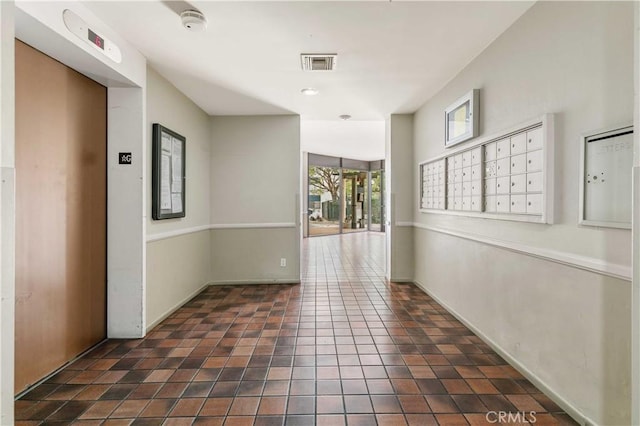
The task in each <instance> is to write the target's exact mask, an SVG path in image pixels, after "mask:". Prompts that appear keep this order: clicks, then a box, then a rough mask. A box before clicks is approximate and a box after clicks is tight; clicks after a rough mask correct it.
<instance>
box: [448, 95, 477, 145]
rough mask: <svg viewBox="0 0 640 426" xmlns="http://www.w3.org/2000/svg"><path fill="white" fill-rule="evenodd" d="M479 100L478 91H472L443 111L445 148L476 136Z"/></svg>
mask: <svg viewBox="0 0 640 426" xmlns="http://www.w3.org/2000/svg"><path fill="white" fill-rule="evenodd" d="M479 99H480V91H479V90H478V89H473V90H471V91H469V93H467V94H465V95H464V96H463V97H461V98H460V99H458V100H457V101H455V102H454V103H452V104H451V105H450V106H449V108H447V109H446V110H445V112H444V121H445V124H444V125H445V127H444V146H445V148H449V147H452V146H454V145H456V144H459V143H461V142H464V141H467V140H469V139H472V138H475V137H476V136H478V117H479V116H480V111H479V109H480V107H479Z"/></svg>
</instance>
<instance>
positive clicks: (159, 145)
mask: <svg viewBox="0 0 640 426" xmlns="http://www.w3.org/2000/svg"><path fill="white" fill-rule="evenodd" d="M185 145H186V139H185V137H184V136H182V135H180V134H178V133H176V132H174V131H173V130H170V129H167V128H166V127H164V126H161V125H160V124H158V123H154V124H153V147H152V150H153V154H152V172H151V173H152V179H151V186H152V196H151V204H152V217H153V219H154V220H161V219H173V218H177V217H185V215H186V211H185V207H186V205H185V157H186V155H185V154H186V151H185V149H186V146H185Z"/></svg>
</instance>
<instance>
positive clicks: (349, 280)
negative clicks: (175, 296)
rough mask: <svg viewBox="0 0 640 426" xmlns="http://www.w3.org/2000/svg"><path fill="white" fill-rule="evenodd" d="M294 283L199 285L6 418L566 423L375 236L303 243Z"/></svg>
mask: <svg viewBox="0 0 640 426" xmlns="http://www.w3.org/2000/svg"><path fill="white" fill-rule="evenodd" d="M303 264H304V265H303V266H304V276H303V283H302V284H301V285H246V286H221V287H210V288H208V289H207V290H206V291H204V292H203V293H201V294H200V295H198V296H197V297H196V298H194V299H193V300H191V301H190V302H189V303H187V304H186V305H185V306H184V307H182V308H181V309H179V310H178V311H176V312H175V313H174V314H173V315H171V316H170V317H169V318H167V319H166V320H165V321H164V322H162V323H161V324H160V325H158V326H157V327H156V328H155V329H154V330H153V331H152V332H150V333H149V335H148V336H147V337H146V338H145V339H139V340H111V341H108V342H106V343H104V344H103V345H101V346H100V347H98V348H96V349H95V350H93V351H92V352H91V353H89V354H88V355H86V356H85V357H83V358H81V359H79V360H77V361H76V362H74V363H73V364H72V365H70V366H68V367H67V368H65V369H64V370H62V371H61V372H60V373H58V374H56V375H55V376H54V377H52V378H51V379H49V380H48V381H47V382H46V383H44V384H42V385H40V386H38V387H37V388H35V389H33V390H32V391H31V392H29V393H28V394H27V395H25V396H24V397H23V398H21V399H20V400H18V401H16V419H17V424H20V425H27V424H34V425H35V424H69V423H73V424H86V425H100V424H102V425H130V424H133V425H161V424H164V425H191V424H194V425H195V424H198V425H200V424H203V425H205V424H206V425H223V424H224V425H255V426H266V425H283V424H286V425H305V426H306V425H314V424H317V425H332V426H334V425H345V424H349V425H376V424H378V425H393V426H396V425H406V424H410V425H436V424H438V425H466V424H471V425H476V424H487V419H486V417H485V416H486V413H487V412H488V411H511V412H513V413H516V412H518V411H520V412H522V411H525V412H529V411H535V412H536V413H537V414H536V419H537V424H573V422H572V420H571V419H570V418H569V417H568V416H567V415H566V414H564V413H562V410H561V409H560V408H559V407H558V406H557V405H556V404H554V403H553V402H552V401H551V400H549V398H547V397H546V396H545V395H543V394H542V393H540V392H539V391H538V390H537V389H536V388H535V387H534V386H533V385H532V384H531V383H530V382H529V381H527V380H526V379H524V378H523V377H522V376H521V375H520V374H519V373H518V372H517V371H516V370H515V369H513V368H512V367H510V366H509V365H507V363H506V362H505V361H504V360H503V359H502V358H500V357H499V356H498V355H496V354H495V353H494V352H493V351H492V350H491V349H490V348H489V347H488V346H487V345H486V344H484V343H483V342H482V341H481V340H480V339H479V338H478V337H476V336H475V335H474V334H473V333H471V331H469V330H468V329H467V328H466V327H464V326H463V325H462V324H461V323H459V322H458V321H457V320H456V319H455V318H454V317H453V316H451V315H450V314H449V313H447V311H445V310H444V309H443V308H442V307H441V306H440V305H438V304H437V303H436V302H435V301H433V300H432V299H431V298H430V297H428V296H427V295H426V294H424V293H423V292H422V291H421V290H419V289H418V288H417V287H415V286H414V285H411V284H394V283H391V284H389V283H386V282H385V280H384V274H383V270H384V269H383V267H384V237H383V234H375V233H371V234H362V233H360V234H351V235H344V236H335V237H318V238H311V239H308V240H306V241H305V246H304V257H303Z"/></svg>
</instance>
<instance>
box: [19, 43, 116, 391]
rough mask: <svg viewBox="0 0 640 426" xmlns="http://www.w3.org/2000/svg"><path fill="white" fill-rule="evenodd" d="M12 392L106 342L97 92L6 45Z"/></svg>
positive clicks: (66, 71) (102, 107)
mask: <svg viewBox="0 0 640 426" xmlns="http://www.w3.org/2000/svg"><path fill="white" fill-rule="evenodd" d="M15 55H16V74H15V78H16V111H15V112H16V314H15V315H16V321H15V327H16V330H15V340H16V354H15V392H16V393H19V392H21V391H22V390H24V389H26V388H27V387H28V386H29V385H31V384H33V383H35V382H37V381H38V380H40V379H41V378H43V377H45V376H46V375H48V374H49V373H51V372H53V371H55V370H56V369H57V368H58V367H60V366H62V365H64V364H65V363H66V362H67V361H69V360H71V359H73V358H74V357H75V356H77V355H78V354H80V353H82V352H83V351H85V350H86V349H88V348H90V347H91V346H93V345H94V344H96V343H98V342H100V341H101V340H103V339H104V338H105V336H106V134H107V130H106V119H107V112H106V111H107V110H106V106H107V91H106V88H105V87H103V86H101V85H99V84H98V83H96V82H94V81H93V80H90V79H88V78H87V77H85V76H83V75H81V74H79V73H77V72H76V71H74V70H72V69H70V68H68V67H66V66H64V65H62V64H61V63H59V62H57V61H55V60H53V59H51V58H50V57H48V56H46V55H44V54H42V53H41V52H39V51H37V50H35V49H33V48H31V47H29V46H28V45H26V44H24V43H22V42H20V41H18V40H16V53H15Z"/></svg>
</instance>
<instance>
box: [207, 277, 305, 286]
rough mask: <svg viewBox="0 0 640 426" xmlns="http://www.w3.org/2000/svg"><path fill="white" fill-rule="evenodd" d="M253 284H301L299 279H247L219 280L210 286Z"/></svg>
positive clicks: (212, 282)
mask: <svg viewBox="0 0 640 426" xmlns="http://www.w3.org/2000/svg"><path fill="white" fill-rule="evenodd" d="M251 284H300V279H299V278H280V279H268V278H267V279H265V278H260V279H255V280H253V279H246V280H218V281H211V282H210V283H209V285H251Z"/></svg>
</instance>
